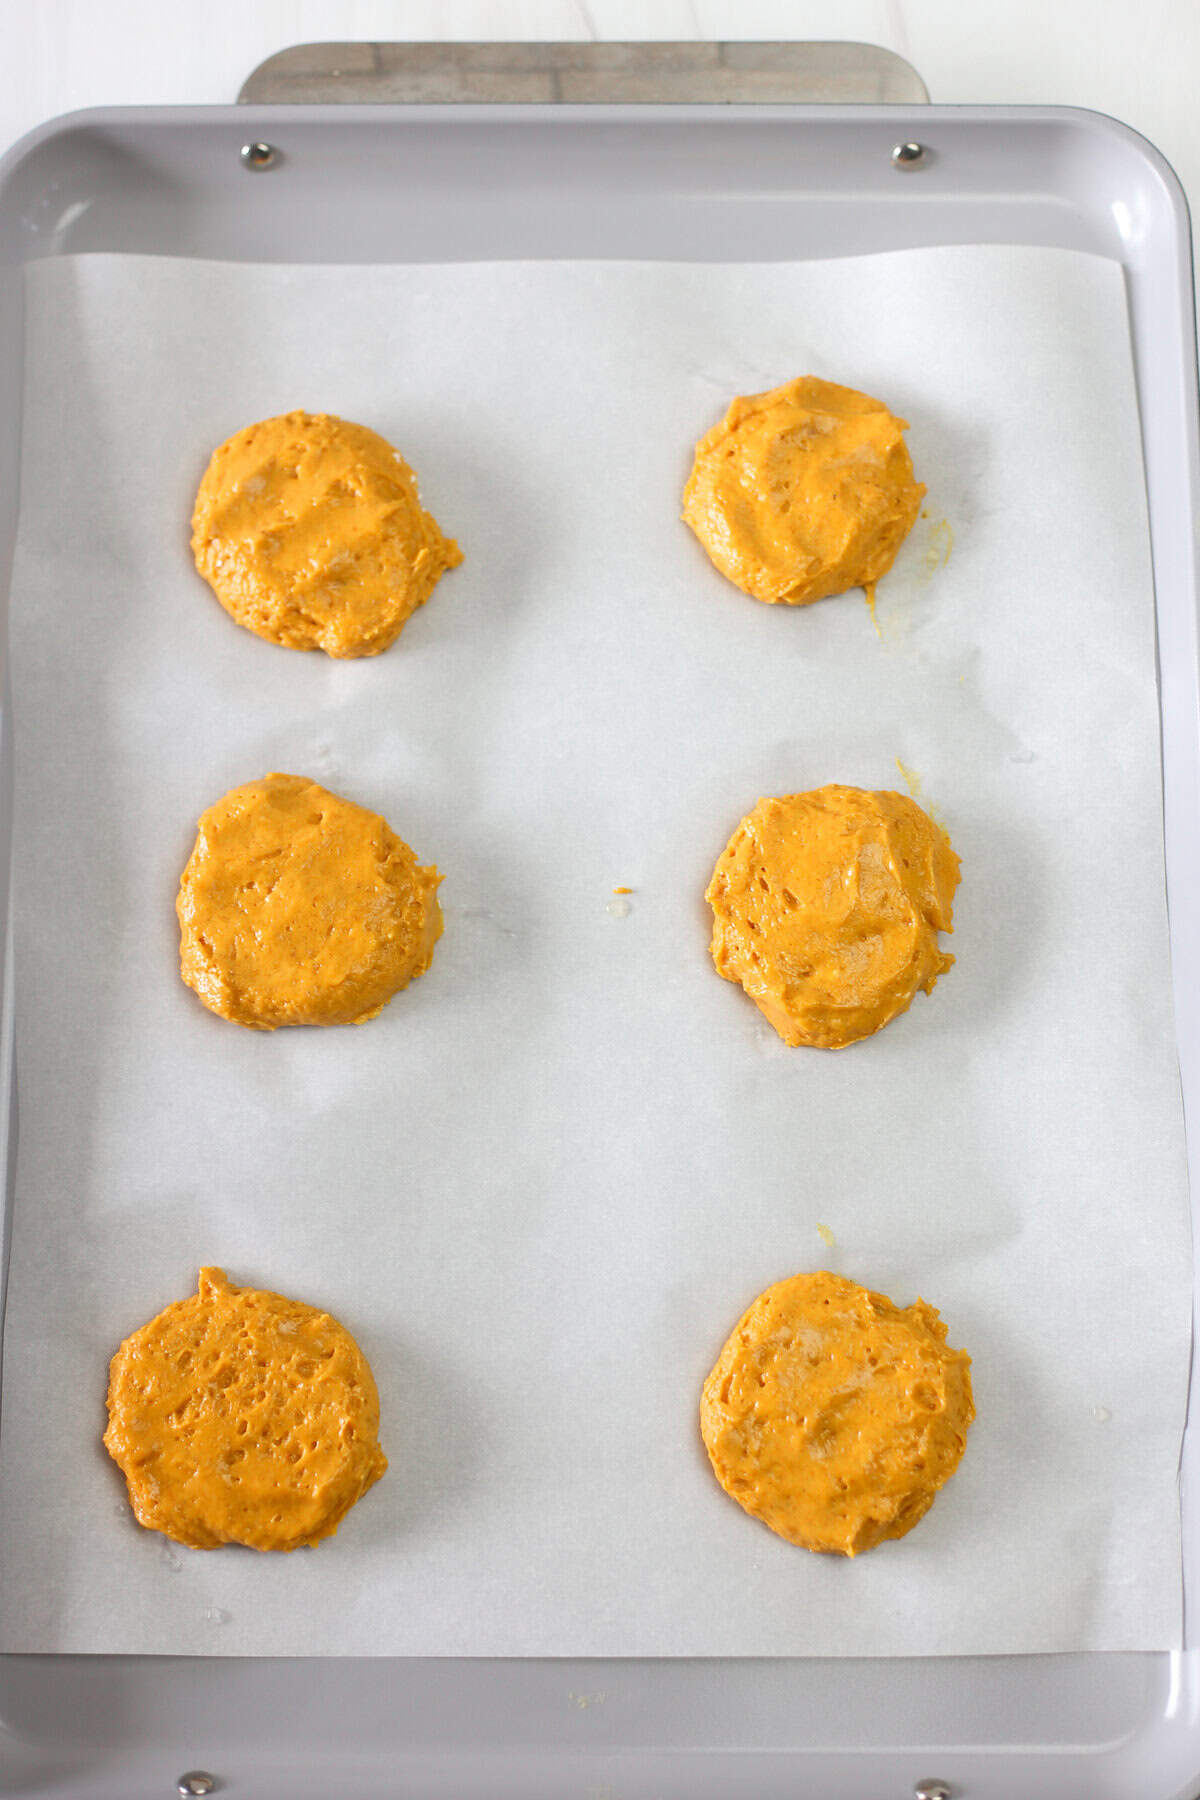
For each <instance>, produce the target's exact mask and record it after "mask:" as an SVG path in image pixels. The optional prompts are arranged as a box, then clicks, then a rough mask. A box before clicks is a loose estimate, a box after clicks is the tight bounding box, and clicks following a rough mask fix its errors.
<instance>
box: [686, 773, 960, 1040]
mask: <svg viewBox="0 0 1200 1800" xmlns="http://www.w3.org/2000/svg"><path fill="white" fill-rule="evenodd" d="M958 870H959V861H958V857H957V856H956V855H955V853H954V851H953V850H952V849H951V847H950V840H949V838H948V837H947V836H946V833H945V832H944V831H942V830H941V828H940V827H939V826H937V825H935V824H934V822H933V820H932V819H931V818H930V817H929V815H928V814H927V813H926V812H924V811H922V809H921V808H920V807H919V806H918V805H917V803H916V801H915V800H910V799H909V798H908V796H907V795H906V794H893V793H886V792H884V793H873V792H869V791H867V790H865V789H863V788H853V787H838V786H830V787H823V788H816V789H814V790H813V791H812V792H811V793H807V794H787V795H785V796H784V797H783V798H782V799H777V800H760V801H759V802H758V805H757V806H756V807H755V808H754V811H753V812H751V813H747V815H746V817H745V818H744V819H743V820H742V822H741V824H740V825H739V826H738V828H737V830H736V831H735V832H734V834H733V836H732V837H731V838H730V840H729V842H728V844H727V845H726V846H725V849H724V850H723V851H722V853H721V856H720V858H719V860H718V862H717V866H716V868H715V869H714V871H713V877H712V880H711V881H710V883H709V885H708V891H707V894H706V895H705V898H706V899H707V900H708V902H709V904H710V906H711V907H712V909H713V934H712V946H711V948H712V959H713V962H714V963H715V964H716V967H717V973H718V974H719V975H723V976H724V977H725V979H726V981H737V982H740V983H741V985H742V987H743V988H744V989H745V991H746V993H747V994H748V995H749V996H750V998H751V1000H753V1002H754V1004H755V1005H756V1006H757V1007H758V1009H759V1011H760V1012H761V1013H762V1014H763V1015H764V1017H765V1018H767V1019H768V1020H769V1021H770V1023H771V1024H772V1025H773V1026H774V1027H775V1030H776V1031H777V1032H778V1033H779V1035H780V1037H781V1038H782V1039H783V1041H784V1043H785V1044H809V1045H812V1046H815V1047H817V1048H819V1049H824V1050H834V1049H839V1048H840V1047H841V1046H842V1045H845V1044H852V1043H854V1042H856V1040H857V1039H859V1038H864V1037H869V1036H870V1035H871V1033H872V1032H875V1031H878V1030H879V1029H880V1028H881V1026H884V1025H886V1024H887V1023H888V1021H889V1020H890V1019H894V1018H895V1017H896V1015H897V1013H902V1012H905V1011H906V1010H907V1008H908V1006H909V1004H910V1002H911V1000H912V998H913V995H914V994H915V993H916V991H917V989H918V988H924V990H925V992H926V993H929V992H930V990H931V989H932V987H933V985H934V983H935V982H936V980H937V978H938V976H939V975H942V974H944V973H945V971H946V970H947V969H948V968H949V967H950V965H951V964H952V963H953V961H954V958H953V957H952V956H949V955H946V954H944V953H943V952H942V951H941V950H940V949H939V948H938V937H937V934H938V932H939V931H950V930H952V929H953V915H952V902H953V900H954V892H955V889H956V888H957V886H958Z"/></svg>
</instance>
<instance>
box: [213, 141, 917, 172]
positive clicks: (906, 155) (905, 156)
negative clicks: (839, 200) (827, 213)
mask: <svg viewBox="0 0 1200 1800" xmlns="http://www.w3.org/2000/svg"><path fill="white" fill-rule="evenodd" d="M245 154H246V152H245V151H244V150H243V151H242V155H243V156H244V155H245ZM924 161H925V146H924V144H913V143H908V144H896V145H894V146H893V149H892V167H893V168H894V169H919V168H920V166H921V164H922V163H923V162H924Z"/></svg>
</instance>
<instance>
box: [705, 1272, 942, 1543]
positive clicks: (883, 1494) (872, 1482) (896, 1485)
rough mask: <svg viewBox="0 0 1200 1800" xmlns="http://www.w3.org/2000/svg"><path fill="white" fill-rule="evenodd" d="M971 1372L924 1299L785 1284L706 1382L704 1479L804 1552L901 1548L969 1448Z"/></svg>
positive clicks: (821, 1278) (819, 1281) (836, 1278)
mask: <svg viewBox="0 0 1200 1800" xmlns="http://www.w3.org/2000/svg"><path fill="white" fill-rule="evenodd" d="M970 1362H971V1359H970V1357H969V1356H968V1355H967V1353H966V1351H965V1350H949V1349H947V1347H946V1327H945V1325H944V1324H943V1323H942V1321H941V1319H940V1318H939V1316H938V1314H937V1311H936V1310H935V1308H933V1307H932V1306H927V1305H926V1304H925V1302H924V1301H923V1300H918V1301H917V1302H916V1304H915V1305H913V1306H909V1307H897V1306H894V1305H893V1304H892V1302H891V1301H890V1300H889V1299H887V1298H886V1296H885V1295H883V1294H875V1293H872V1292H870V1290H869V1289H867V1288H864V1287H859V1286H858V1284H857V1283H856V1282H853V1281H847V1280H845V1279H844V1277H842V1276H841V1275H831V1274H828V1273H826V1272H825V1271H821V1272H820V1273H817V1274H812V1275H793V1276H792V1277H791V1279H790V1280H788V1281H780V1282H777V1283H776V1285H775V1286H774V1287H770V1288H768V1289H767V1290H766V1292H765V1293H763V1294H760V1295H759V1297H758V1299H757V1300H756V1301H755V1302H754V1304H753V1306H751V1307H750V1309H749V1311H748V1312H746V1313H745V1314H744V1315H743V1316H742V1318H741V1319H740V1320H739V1321H738V1323H737V1325H736V1326H735V1327H734V1330H733V1331H732V1333H731V1334H730V1337H729V1340H728V1342H727V1343H726V1345H725V1348H724V1349H723V1350H722V1352H721V1354H720V1357H719V1358H718V1360H717V1364H716V1367H715V1368H714V1369H713V1371H712V1373H711V1375H710V1376H709V1377H708V1380H707V1381H706V1382H705V1384H704V1391H703V1394H702V1397H701V1403H700V1429H701V1433H702V1435H703V1438H704V1444H705V1448H706V1449H707V1451H708V1455H709V1460H710V1462H711V1463H712V1467H713V1473H714V1474H715V1475H716V1478H717V1480H718V1481H719V1482H720V1484H721V1486H722V1487H723V1488H724V1489H725V1492H726V1493H727V1494H729V1495H730V1496H731V1497H732V1498H733V1499H734V1500H736V1501H737V1503H738V1505H739V1506H741V1507H744V1508H745V1510H746V1511H747V1512H748V1513H751V1514H752V1515H753V1516H754V1517H755V1518H756V1519H761V1520H762V1522H763V1524H764V1525H769V1526H770V1528H771V1530H772V1531H775V1532H778V1534H779V1536H780V1537H784V1538H787V1539H788V1541H789V1542H790V1543H793V1544H799V1545H801V1546H802V1547H803V1548H804V1549H806V1550H828V1551H835V1552H836V1553H837V1554H838V1555H841V1556H857V1555H858V1554H859V1552H860V1551H862V1550H870V1549H872V1548H873V1546H874V1545H876V1544H878V1543H881V1542H882V1541H883V1539H885V1538H898V1537H903V1536H904V1534H905V1533H906V1532H908V1531H911V1530H912V1528H913V1526H914V1525H915V1524H916V1523H917V1521H918V1520H919V1519H920V1518H922V1517H923V1515H924V1514H925V1513H927V1512H928V1511H929V1508H930V1507H931V1506H932V1505H933V1502H934V1499H935V1497H936V1495H937V1492H938V1489H939V1488H941V1487H942V1486H943V1485H944V1484H945V1483H946V1482H947V1481H948V1480H949V1479H950V1477H951V1475H953V1473H954V1471H955V1469H956V1468H957V1467H958V1463H959V1459H960V1458H961V1456H962V1453H963V1450H964V1449H965V1447H966V1441H967V1429H968V1427H969V1426H970V1424H971V1421H972V1419H973V1418H974V1417H975V1408H974V1404H973V1402H972V1397H971V1377H970V1373H969V1370H970Z"/></svg>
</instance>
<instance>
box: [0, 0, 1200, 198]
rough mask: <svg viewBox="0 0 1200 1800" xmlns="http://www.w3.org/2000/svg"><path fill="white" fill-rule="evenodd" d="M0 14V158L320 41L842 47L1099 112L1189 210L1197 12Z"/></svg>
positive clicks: (548, 1)
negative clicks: (879, 50) (44, 132)
mask: <svg viewBox="0 0 1200 1800" xmlns="http://www.w3.org/2000/svg"><path fill="white" fill-rule="evenodd" d="M0 12H2V13H3V22H2V23H0V146H7V145H8V144H9V143H11V142H12V141H13V140H14V139H15V138H17V137H19V136H20V135H21V134H22V133H23V132H25V131H27V130H29V129H30V127H32V126H34V125H36V124H38V123H39V122H40V121H42V120H43V119H48V118H52V117H53V116H54V115H55V114H57V113H61V112H67V111H70V110H72V109H74V108H76V107H82V106H104V105H129V104H131V105H153V104H184V103H197V102H199V103H206V102H220V101H231V100H233V99H234V97H235V96H236V94H237V90H238V88H239V86H240V85H241V83H242V81H243V79H244V78H245V76H246V75H247V74H249V72H250V70H251V69H252V68H254V67H255V66H256V65H257V64H258V63H259V62H261V61H262V60H263V59H264V58H265V57H267V56H270V55H271V54H272V53H273V52H274V51H277V50H281V49H283V48H284V47H285V46H286V45H288V44H298V43H305V42H311V41H314V40H317V39H322V38H327V39H355V38H357V39H367V40H370V39H381V38H408V39H420V38H464V39H470V38H530V39H537V38H550V39H553V38H601V39H603V38H618V39H619V38H702V39H703V38H851V39H858V40H861V41H863V42H866V43H873V44H881V45H883V46H885V47H886V48H887V49H890V50H895V51H897V52H898V53H899V54H900V55H901V56H903V57H906V58H907V59H908V61H910V62H911V63H912V64H913V65H914V67H915V68H916V69H917V70H918V71H919V72H920V74H921V75H922V76H923V78H924V80H925V82H926V85H927V86H928V88H929V91H930V95H931V97H932V98H933V99H934V100H939V101H948V102H964V103H970V102H983V103H1035V104H1043V105H1054V104H1061V105H1071V106H1086V107H1093V108H1095V109H1096V110H1098V111H1100V112H1106V113H1111V114H1113V115H1114V116H1115V117H1117V118H1119V119H1123V120H1125V122H1126V123H1127V124H1130V125H1133V126H1135V127H1136V128H1137V129H1138V130H1139V131H1141V132H1143V133H1144V134H1145V135H1146V136H1147V137H1148V138H1150V139H1151V141H1152V142H1153V143H1155V144H1157V146H1158V148H1159V149H1160V150H1161V151H1162V152H1163V153H1164V155H1166V157H1167V158H1168V159H1169V161H1170V162H1172V163H1173V164H1174V167H1175V169H1176V171H1177V172H1178V174H1179V176H1180V178H1181V180H1182V181H1183V183H1184V187H1185V189H1186V190H1187V191H1188V194H1189V196H1190V198H1191V199H1192V202H1193V207H1194V208H1195V207H1196V206H1198V205H1200V108H1197V106H1196V103H1195V80H1196V74H1197V71H1198V70H1200V5H1198V4H1197V0H1143V3H1142V4H1141V5H1138V6H1134V5H1130V4H1128V0H1121V3H1120V4H1118V3H1117V0H1055V4H1054V5H1052V6H1047V5H1046V3H1045V0H1006V3H1005V4H1003V5H1000V4H997V3H996V0H966V3H965V4H964V0H834V3H833V4H832V5H831V4H830V3H829V0H253V3H252V4H250V5H247V4H246V0H205V3H204V4H203V5H202V6H201V5H196V4H191V3H190V0H173V3H172V0H168V3H167V4H163V0H99V3H98V0H37V3H36V4H35V5H19V4H17V0H10V4H9V5H8V6H7V7H3V8H0Z"/></svg>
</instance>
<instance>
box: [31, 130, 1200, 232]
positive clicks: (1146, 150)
mask: <svg viewBox="0 0 1200 1800" xmlns="http://www.w3.org/2000/svg"><path fill="white" fill-rule="evenodd" d="M580 113H583V114H584V115H585V116H586V118H587V119H588V120H589V121H590V122H596V121H598V122H601V123H605V122H613V123H616V122H628V121H630V120H634V119H638V118H653V119H655V120H656V121H660V122H670V121H672V120H678V121H680V122H684V121H686V122H689V123H694V122H696V121H698V120H705V121H709V122H711V123H713V124H714V125H717V126H718V127H719V126H720V124H721V123H722V122H726V121H735V120H736V121H738V122H745V121H747V120H753V119H759V120H763V121H767V122H772V123H784V122H786V121H789V120H790V121H792V122H794V123H796V124H803V123H805V122H806V121H809V120H811V121H812V122H814V123H817V122H820V123H822V124H827V123H834V122H839V121H840V122H842V123H845V124H847V125H850V124H867V123H875V122H878V123H879V124H881V125H882V124H886V123H888V122H889V121H892V120H897V119H913V120H920V121H922V122H924V121H926V120H929V121H934V122H936V121H945V122H946V123H948V124H972V123H978V124H1010V125H1012V124H1016V125H1023V124H1031V125H1033V124H1039V125H1040V124H1056V123H1057V124H1061V125H1066V126H1074V127H1075V128H1076V129H1087V130H1090V131H1095V132H1097V133H1098V134H1099V135H1101V136H1103V137H1106V138H1109V139H1111V140H1113V141H1115V142H1118V143H1120V144H1123V145H1124V146H1126V147H1127V148H1128V149H1130V150H1132V151H1134V152H1135V153H1136V154H1137V155H1138V156H1140V157H1141V158H1142V160H1143V161H1144V162H1145V163H1146V164H1147V166H1148V167H1149V168H1150V169H1151V170H1152V172H1153V173H1154V174H1155V175H1156V176H1157V177H1158V179H1159V181H1160V182H1161V183H1162V186H1163V189H1164V192H1165V195H1166V198H1167V200H1168V202H1169V204H1170V206H1171V209H1172V212H1173V213H1174V214H1175V216H1176V218H1177V220H1178V221H1179V222H1181V224H1182V225H1183V227H1184V229H1185V231H1186V233H1187V235H1188V237H1189V238H1190V234H1191V211H1190V208H1189V205H1188V199H1187V195H1186V193H1185V191H1184V187H1183V183H1182V181H1181V180H1180V178H1179V176H1178V174H1177V173H1176V171H1175V168H1174V166H1173V165H1172V164H1171V163H1170V162H1169V161H1168V159H1167V157H1166V156H1165V155H1164V154H1163V152H1162V151H1161V150H1160V149H1159V148H1158V146H1157V145H1156V144H1154V143H1152V142H1151V140H1150V139H1149V138H1148V137H1146V136H1145V135H1144V134H1143V133H1142V132H1140V131H1138V130H1137V128H1136V127H1135V126H1133V125H1127V124H1126V123H1125V122H1124V121H1123V120H1121V119H1117V118H1114V117H1113V115H1112V114H1111V113H1106V112H1101V111H1099V110H1098V109H1097V108H1094V107H1086V106H1032V105H1023V106H1009V105H1006V104H987V105H942V104H939V103H936V102H924V103H915V102H913V103H897V102H889V103H887V104H879V105H874V106H858V105H854V104H849V103H843V102H822V103H820V104H816V103H811V102H802V101H797V102H795V103H793V104H787V103H784V102H772V103H760V102H754V101H749V102H745V103H730V102H726V101H713V102H711V103H706V104H702V105H701V104H686V103H675V102H670V101H663V102H654V101H649V102H638V103H630V104H627V105H622V106H615V105H607V104H604V103H595V104H593V103H591V102H563V101H546V102H537V101H533V102H521V103H512V102H509V103H506V104H492V103H489V102H469V103H466V102H461V101H447V102H441V103H437V104H430V105H424V104H415V103H410V102H404V101H399V102H393V103H388V102H385V101H360V102H356V103H349V104H347V103H345V102H342V101H325V102H322V103H319V104H294V103H293V102H291V101H278V102H274V103H270V104H261V105H260V104H258V103H250V104H246V105H238V104H236V103H228V104H220V105H183V106H89V107H79V108H77V109H75V110H73V111H70V112H65V113H58V114H56V115H55V116H54V117H53V118H50V119H46V120H44V121H43V122H42V123H41V124H40V125H35V126H33V127H32V128H31V129H30V130H29V131H27V132H25V133H23V134H22V136H21V137H19V138H17V139H16V140H15V142H14V143H12V144H11V145H9V147H8V148H7V149H6V150H5V151H4V153H3V155H0V202H2V201H3V198H4V194H5V190H6V189H7V187H8V185H9V183H10V182H11V180H12V179H13V177H14V176H15V175H16V173H17V171H18V170H19V169H20V168H21V167H22V166H23V165H24V164H25V163H27V162H29V161H30V160H31V159H32V158H33V156H34V155H35V153H36V152H37V151H38V150H40V149H41V148H42V146H43V145H45V144H47V143H49V142H51V141H52V140H53V139H54V138H56V137H66V136H67V135H69V133H71V132H72V131H77V130H80V129H81V128H86V127H89V126H92V127H103V128H112V127H128V126H131V125H137V124H139V123H141V124H146V125H153V126H168V125H178V126H195V125H216V124H220V123H228V124H229V125H235V124H237V123H238V122H239V121H244V122H246V123H249V121H250V120H252V119H271V120H275V119H279V120H290V121H292V122H294V123H296V124H300V125H333V124H338V123H349V124H356V123H362V124H367V123H371V124H375V125H378V124H381V123H383V124H401V123H404V122H408V123H422V122H433V121H437V122H439V123H440V122H449V121H452V120H454V119H466V120H471V121H475V122H479V121H484V120H487V121H491V122H493V123H496V124H518V123H520V122H521V121H522V120H526V119H537V120H538V121H539V122H541V123H548V122H551V121H557V122H560V123H562V124H563V125H568V124H570V123H572V122H573V120H575V119H577V118H578V116H579V114H580Z"/></svg>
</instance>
